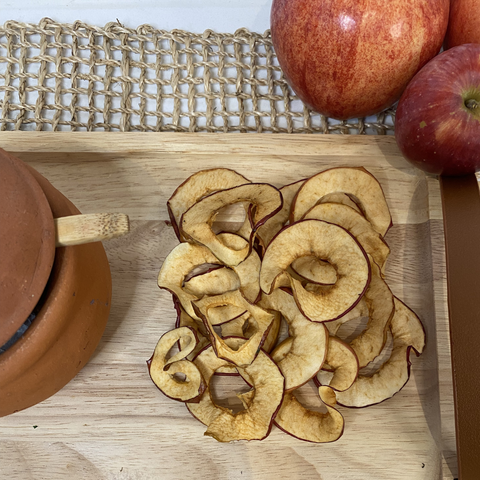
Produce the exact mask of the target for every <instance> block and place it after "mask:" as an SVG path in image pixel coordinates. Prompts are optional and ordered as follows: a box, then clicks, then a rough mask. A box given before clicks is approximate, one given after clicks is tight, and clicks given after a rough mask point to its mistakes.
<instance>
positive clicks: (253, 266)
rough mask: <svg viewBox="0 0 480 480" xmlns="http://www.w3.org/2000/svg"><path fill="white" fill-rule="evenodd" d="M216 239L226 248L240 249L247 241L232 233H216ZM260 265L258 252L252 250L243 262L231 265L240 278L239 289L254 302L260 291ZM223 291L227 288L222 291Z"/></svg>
mask: <svg viewBox="0 0 480 480" xmlns="http://www.w3.org/2000/svg"><path fill="white" fill-rule="evenodd" d="M218 239H219V240H220V241H221V242H223V244H224V245H226V246H227V247H228V248H233V249H235V250H241V249H242V248H244V247H246V246H247V245H248V242H247V241H246V240H245V239H244V238H242V237H240V236H239V235H235V234H232V233H221V234H219V235H218ZM261 265H262V261H261V260H260V257H259V256H258V253H257V252H256V251H255V250H252V251H251V252H250V254H249V255H248V256H247V258H245V260H243V262H240V263H239V264H238V265H236V266H232V267H231V268H232V270H233V271H234V272H235V273H236V274H237V275H238V278H239V279H240V291H241V292H242V294H243V296H244V297H245V298H246V299H247V300H248V301H249V302H250V303H255V302H256V301H257V300H258V298H259V295H260V293H261V291H260V280H259V277H260V267H261ZM232 290H233V289H232ZM225 291H227V290H224V291H223V292H225ZM223 292H221V293H223Z"/></svg>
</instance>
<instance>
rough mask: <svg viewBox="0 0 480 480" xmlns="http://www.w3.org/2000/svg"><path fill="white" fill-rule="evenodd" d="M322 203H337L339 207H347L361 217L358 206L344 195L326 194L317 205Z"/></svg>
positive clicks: (337, 193)
mask: <svg viewBox="0 0 480 480" xmlns="http://www.w3.org/2000/svg"><path fill="white" fill-rule="evenodd" d="M322 203H339V204H341V205H347V206H348V207H351V208H353V209H354V210H355V211H357V212H358V213H360V214H361V215H363V213H362V211H361V210H360V208H358V205H357V204H356V203H355V202H354V201H353V200H352V199H351V198H350V197H349V196H348V195H347V194H346V193H341V192H333V193H327V195H325V196H323V197H322V198H321V199H320V200H319V202H318V204H319V205H320V204H322Z"/></svg>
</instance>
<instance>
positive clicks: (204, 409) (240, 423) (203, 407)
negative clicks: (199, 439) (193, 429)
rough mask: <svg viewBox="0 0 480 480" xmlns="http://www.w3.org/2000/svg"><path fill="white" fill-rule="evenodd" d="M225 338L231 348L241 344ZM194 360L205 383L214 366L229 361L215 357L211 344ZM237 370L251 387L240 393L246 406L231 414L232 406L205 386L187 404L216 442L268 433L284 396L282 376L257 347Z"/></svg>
mask: <svg viewBox="0 0 480 480" xmlns="http://www.w3.org/2000/svg"><path fill="white" fill-rule="evenodd" d="M233 340H235V339H233ZM242 340H243V341H245V340H244V339H240V342H239V343H241V341H242ZM227 342H229V344H230V345H231V346H232V347H233V348H241V346H240V347H239V345H238V343H237V345H233V344H232V339H231V338H230V339H227ZM194 362H195V364H196V365H197V366H198V369H199V370H200V372H201V373H202V375H203V376H204V378H205V381H206V383H207V386H208V385H209V383H210V380H211V378H212V376H213V374H214V373H215V371H216V370H218V369H219V368H221V367H226V366H229V365H231V364H229V362H227V361H226V360H223V359H221V358H218V357H217V356H216V355H215V351H214V350H213V348H212V347H208V348H207V349H205V350H204V351H203V352H201V353H200V354H199V355H198V356H197V358H196V359H195V360H194ZM238 372H239V373H240V375H241V376H242V377H243V378H244V379H245V380H246V381H247V383H249V384H250V385H251V386H252V388H253V392H247V395H245V394H243V395H241V396H240V398H243V400H242V401H243V403H244V406H245V410H243V411H241V412H239V413H237V414H234V413H233V412H232V411H231V410H229V409H227V408H223V407H220V406H218V405H216V404H215V403H214V402H213V400H212V397H211V394H210V390H209V389H208V388H207V390H206V391H205V393H204V394H203V395H202V397H201V399H200V401H199V402H198V403H196V404H191V403H188V404H187V408H188V409H189V411H190V412H191V413H192V415H193V416H194V417H195V418H197V419H198V420H199V421H200V422H202V423H203V424H205V425H207V427H208V428H207V430H206V432H205V435H208V436H211V437H213V438H215V439H216V440H217V441H219V442H231V441H235V440H263V439H264V438H265V437H267V436H268V434H269V433H270V430H271V428H272V422H273V418H274V416H275V414H276V413H277V411H278V408H279V407H280V404H281V403H282V400H283V394H284V390H283V386H284V378H283V376H282V374H281V373H280V370H279V369H278V367H277V366H276V365H275V363H274V362H273V361H272V360H271V358H270V357H269V356H268V355H267V354H266V353H265V352H263V351H260V352H259V354H258V355H257V357H256V358H255V360H254V361H253V362H252V363H251V364H250V365H248V366H247V367H245V368H238Z"/></svg>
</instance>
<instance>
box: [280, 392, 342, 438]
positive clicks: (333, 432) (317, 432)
mask: <svg viewBox="0 0 480 480" xmlns="http://www.w3.org/2000/svg"><path fill="white" fill-rule="evenodd" d="M318 393H319V395H320V399H321V400H322V402H323V403H324V404H325V406H326V407H327V413H320V412H315V411H312V410H308V409H306V408H305V407H304V406H303V405H302V404H301V403H300V402H299V401H298V400H297V399H296V398H295V392H288V393H286V394H285V397H284V399H283V402H282V406H281V407H280V410H279V412H278V413H277V416H276V417H275V420H274V422H275V425H277V426H278V428H280V429H281V430H283V431H284V432H285V433H288V434H290V435H292V436H294V437H296V438H298V439H300V440H305V441H307V442H314V443H328V442H334V441H335V440H338V439H339V438H340V437H341V436H342V434H343V429H344V424H345V421H344V418H343V416H342V414H341V413H340V412H339V411H338V410H336V409H335V408H333V406H334V405H335V404H336V397H335V391H334V390H333V389H331V388H330V387H324V386H322V387H319V389H318Z"/></svg>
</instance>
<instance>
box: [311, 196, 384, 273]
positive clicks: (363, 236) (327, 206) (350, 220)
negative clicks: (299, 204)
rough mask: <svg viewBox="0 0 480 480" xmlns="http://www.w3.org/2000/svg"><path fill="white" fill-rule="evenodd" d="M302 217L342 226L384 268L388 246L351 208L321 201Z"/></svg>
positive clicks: (369, 224)
mask: <svg viewBox="0 0 480 480" xmlns="http://www.w3.org/2000/svg"><path fill="white" fill-rule="evenodd" d="M304 218H305V219H316V220H323V221H325V222H330V223H334V224H335V225H339V226H340V227H343V228H344V229H345V230H347V231H349V232H350V233H351V234H352V235H353V236H354V237H355V239H356V240H357V242H358V243H359V244H360V245H361V246H362V247H363V249H364V250H365V252H366V253H368V254H369V255H371V257H372V258H373V260H374V262H375V263H376V264H377V265H379V266H380V267H381V268H382V271H383V270H384V268H385V263H386V261H387V258H388V255H389V254H390V248H388V245H387V244H386V243H385V240H384V239H383V238H382V236H381V235H380V234H379V233H378V232H376V231H375V230H374V229H373V228H372V225H371V223H370V222H369V221H368V220H367V219H366V218H365V217H364V216H363V215H361V214H360V213H358V212H357V211H355V210H354V209H353V208H350V207H348V206H346V205H340V204H336V203H323V204H321V205H316V206H315V207H313V208H311V209H310V210H309V211H308V212H307V213H306V214H305V216H304Z"/></svg>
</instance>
